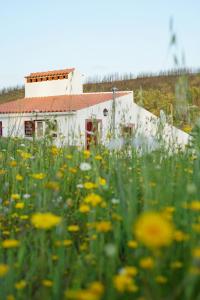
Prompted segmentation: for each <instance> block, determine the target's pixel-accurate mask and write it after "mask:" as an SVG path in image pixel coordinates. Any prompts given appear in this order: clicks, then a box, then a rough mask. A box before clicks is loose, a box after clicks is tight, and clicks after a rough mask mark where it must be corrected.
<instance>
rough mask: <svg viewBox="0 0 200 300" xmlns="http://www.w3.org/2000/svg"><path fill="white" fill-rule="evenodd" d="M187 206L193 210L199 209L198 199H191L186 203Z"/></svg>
mask: <svg viewBox="0 0 200 300" xmlns="http://www.w3.org/2000/svg"><path fill="white" fill-rule="evenodd" d="M188 208H189V209H191V210H193V211H200V201H192V202H191V203H190V204H189V205H188Z"/></svg>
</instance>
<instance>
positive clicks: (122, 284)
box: [113, 274, 138, 293]
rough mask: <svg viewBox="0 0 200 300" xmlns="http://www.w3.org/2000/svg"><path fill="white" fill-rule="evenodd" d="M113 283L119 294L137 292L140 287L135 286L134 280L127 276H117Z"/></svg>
mask: <svg viewBox="0 0 200 300" xmlns="http://www.w3.org/2000/svg"><path fill="white" fill-rule="evenodd" d="M113 282H114V286H115V288H116V290H117V291H118V292H119V293H124V292H137V290H138V287H137V286H136V285H135V282H134V280H133V279H132V278H131V277H130V276H128V275H126V274H119V275H116V276H115V277H114V279H113Z"/></svg>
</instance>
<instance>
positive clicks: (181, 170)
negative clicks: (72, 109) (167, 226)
mask: <svg viewBox="0 0 200 300" xmlns="http://www.w3.org/2000/svg"><path fill="white" fill-rule="evenodd" d="M195 149H197V148H195ZM82 163H87V164H86V169H84V168H85V167H83V166H81V164H82ZM88 165H89V168H88ZM199 180H200V155H199V151H198V150H197V151H196V153H195V152H194V148H192V149H188V150H186V151H185V152H177V153H176V154H174V155H171V154H169V153H168V152H167V151H166V152H165V151H164V150H162V151H159V150H157V151H156V152H152V153H149V154H146V155H143V156H141V155H138V154H137V153H136V152H135V151H134V150H132V151H120V152H115V151H112V152H109V151H108V150H106V149H104V148H103V147H101V148H94V149H91V151H90V152H88V151H84V150H81V149H78V148H62V149H60V148H57V147H55V146H48V144H46V141H40V142H38V141H33V142H29V141H27V140H20V139H0V182H1V184H0V199H1V201H0V299H16V300H23V299H24V300H25V299H29V300H32V299H33V300H39V299H41V298H43V299H75V300H80V299H87V300H90V299H92V300H93V299H95V300H100V299H102V300H103V299H105V300H110V299H113V300H114V299H120V300H122V299H126V300H133V299H163V300H165V299H166V300H167V299H174V300H178V299H181V300H191V299H198V295H199V288H198V287H199V272H200V269H199V259H200V257H194V256H193V252H194V249H195V248H196V247H198V245H199V234H200V229H199V228H200V225H199V210H200V205H198V203H200V202H199V199H200V190H199V188H198V185H199ZM91 193H93V195H92V196H91ZM94 194H95V195H94ZM89 195H90V201H92V202H85V200H84V199H85V197H86V196H89ZM97 195H98V196H100V197H101V199H102V200H101V201H100V203H99V204H97V203H98V202H95V201H97V200H98V201H99V198H98V197H97ZM194 200H196V202H195V205H194V203H193V201H194ZM86 203H87V205H89V211H88V212H85V213H84V210H83V211H81V210H80V208H81V205H83V204H86ZM88 203H89V204H88ZM91 203H93V204H91ZM95 203H96V204H95ZM192 203H193V206H192ZM86 208H87V207H86ZM143 211H157V212H159V213H160V216H163V218H166V220H171V222H172V223H173V226H174V238H173V241H172V243H171V244H170V245H168V246H167V247H166V248H162V249H159V250H158V249H157V250H156V249H149V248H148V247H145V246H144V244H142V243H140V241H139V240H138V241H137V242H136V241H135V239H136V236H135V234H134V230H133V227H134V224H135V222H136V220H137V219H138V216H139V215H140V214H141V213H142V212H143ZM47 212H50V213H52V214H53V215H56V216H59V217H60V218H61V223H59V224H58V225H57V226H54V225H52V228H49V229H48V230H44V229H40V228H35V227H34V224H33V223H32V222H31V217H32V215H34V214H36V213H47ZM164 216H165V217H164ZM50 218H53V217H50ZM54 221H55V220H54ZM48 222H49V221H47V220H46V221H43V223H41V224H40V226H43V227H44V226H51V224H50V223H48ZM56 222H57V221H56ZM102 222H103V223H102ZM49 224H50V225H49ZM97 224H99V226H98V227H97ZM71 225H76V227H72V229H73V230H75V231H73V230H72V231H70V230H69V228H70V227H69V226H71ZM77 226H78V227H77ZM77 228H78V230H77ZM76 230H77V231H76ZM161 230H162V229H161ZM154 234H156V232H154ZM152 238H154V235H153V236H152ZM11 239H12V240H16V241H18V242H19V243H20V244H19V245H18V246H16V247H13V248H5V247H4V246H3V245H4V244H3V242H5V241H6V240H11ZM131 241H132V242H131ZM130 242H131V243H130ZM137 243H138V245H137ZM132 245H134V246H133V247H132ZM149 256H150V257H151V259H153V261H154V266H153V268H147V269H144V268H143V267H141V263H140V262H141V259H143V258H146V257H149ZM3 264H4V265H6V266H7V267H8V271H5V267H4V265H3ZM127 267H132V268H133V267H134V268H136V269H137V272H138V273H137V275H134V278H132V277H131V276H132V275H129V276H130V277H126V278H125V279H126V280H128V282H129V283H126V284H125V290H124V291H121V292H120V291H119V290H118V289H119V287H120V283H121V281H122V283H123V282H124V281H123V280H124V279H123V278H121V277H119V278H118V277H117V278H118V279H119V281H120V282H117V283H116V281H114V278H115V279H116V276H120V274H124V273H123V272H125V271H123V272H122V271H121V272H120V270H122V269H123V270H126V268H127ZM131 270H132V271H133V270H134V269H130V272H132V271H131ZM163 278H164V279H163ZM122 279H123V280H122ZM130 280H131V282H132V285H130ZM126 282H127V281H126ZM133 282H134V285H133ZM94 283H98V284H97V285H96V287H98V289H95V291H94V290H92V292H91V284H94ZM123 284H124V283H123ZM102 286H103V292H102ZM135 287H138V289H135ZM133 288H134V289H133ZM66 291H68V293H65V292H66ZM70 291H73V294H72V293H71V297H72V295H73V297H72V298H71V297H70V293H69V292H70ZM77 291H79V294H77V293H78V292H77ZM80 295H81V296H80ZM11 296H12V298H11ZM66 296H67V297H66ZM86 296H87V297H86ZM89 296H90V297H91V298H90V297H89ZM9 297H10V298H9ZM84 297H85V298H84ZM92 297H93V298H92Z"/></svg>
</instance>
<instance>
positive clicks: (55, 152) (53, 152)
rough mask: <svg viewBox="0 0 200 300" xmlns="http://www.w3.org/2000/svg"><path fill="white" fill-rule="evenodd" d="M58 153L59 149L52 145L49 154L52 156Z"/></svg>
mask: <svg viewBox="0 0 200 300" xmlns="http://www.w3.org/2000/svg"><path fill="white" fill-rule="evenodd" d="M59 153H60V149H59V148H57V147H56V146H53V147H52V148H51V154H52V155H53V156H57V155H58V154H59Z"/></svg>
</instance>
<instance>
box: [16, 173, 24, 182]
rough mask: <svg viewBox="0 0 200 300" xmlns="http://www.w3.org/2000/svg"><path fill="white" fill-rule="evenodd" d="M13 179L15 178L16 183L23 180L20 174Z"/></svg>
mask: <svg viewBox="0 0 200 300" xmlns="http://www.w3.org/2000/svg"><path fill="white" fill-rule="evenodd" d="M15 178H16V180H17V181H22V180H23V176H22V175H20V174H17V175H16V177H15Z"/></svg>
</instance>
